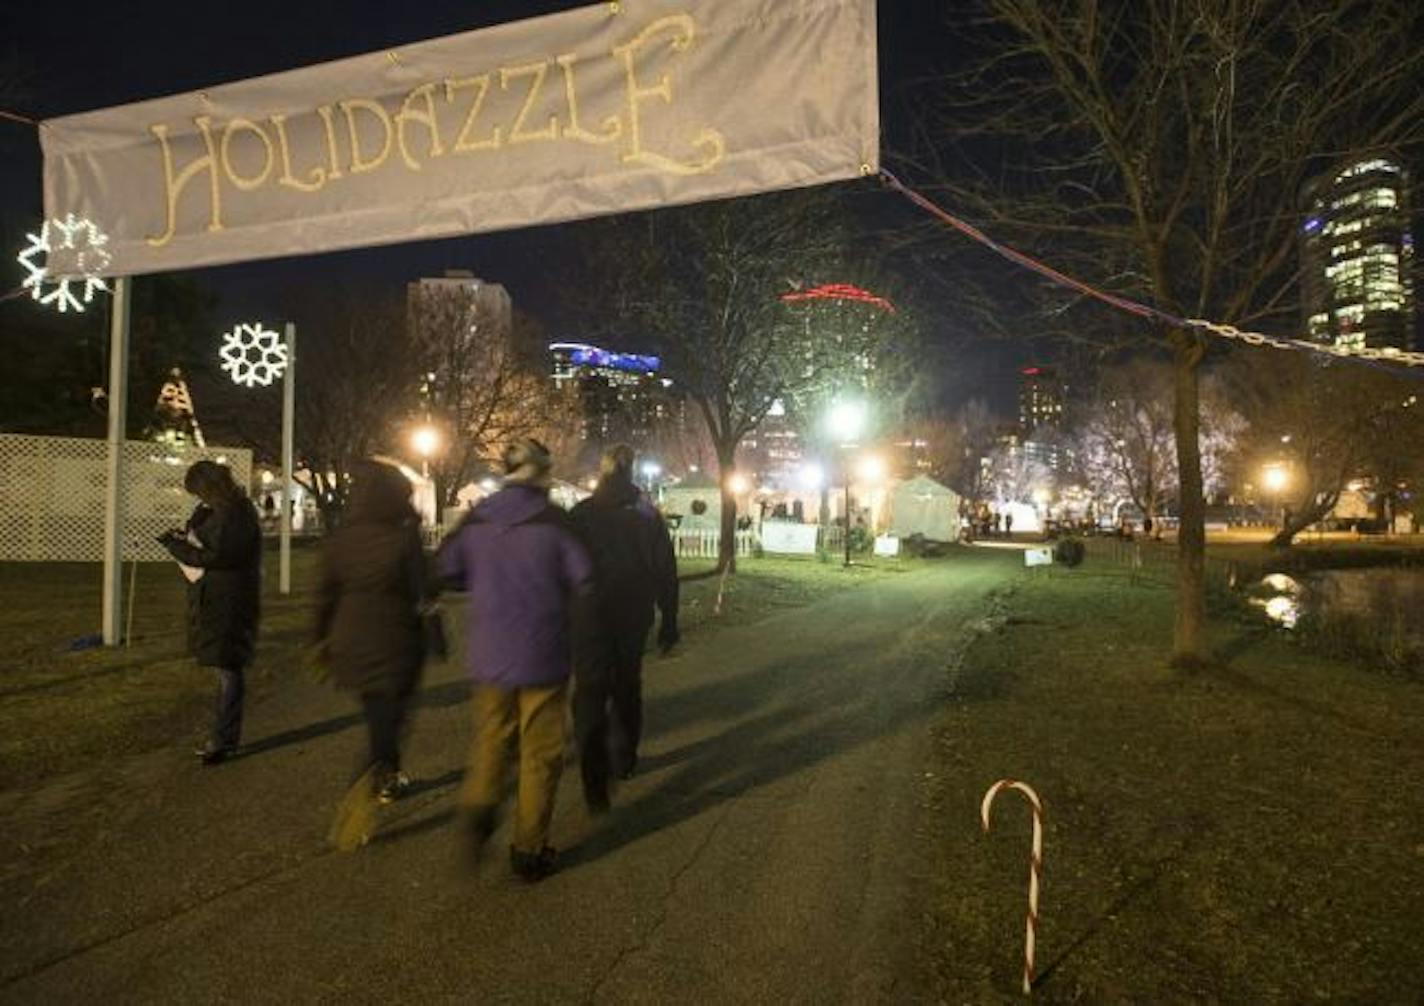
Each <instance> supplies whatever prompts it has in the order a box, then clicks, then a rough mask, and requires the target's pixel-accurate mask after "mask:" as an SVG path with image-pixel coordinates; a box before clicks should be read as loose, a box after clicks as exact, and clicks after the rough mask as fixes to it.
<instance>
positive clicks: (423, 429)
mask: <svg viewBox="0 0 1424 1006" xmlns="http://www.w3.org/2000/svg"><path fill="white" fill-rule="evenodd" d="M410 446H411V447H413V448H415V453H417V454H419V455H420V474H421V476H422V477H423V478H427V479H428V478H430V458H431V455H433V454H434V453H435V452H436V451H438V450H439V449H440V431H439V430H437V429H436V428H435V427H433V426H418V427H416V429H415V431H414V432H413V433H411V435H410Z"/></svg>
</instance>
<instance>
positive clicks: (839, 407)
mask: <svg viewBox="0 0 1424 1006" xmlns="http://www.w3.org/2000/svg"><path fill="white" fill-rule="evenodd" d="M865 412H866V410H865V403H864V402H862V401H857V400H855V399H848V400H844V401H840V402H836V403H835V404H834V405H832V406H831V411H830V412H829V413H827V415H826V429H827V431H828V432H829V433H830V434H831V436H832V437H833V438H834V439H835V441H836V442H837V443H838V444H840V446H841V479H842V481H843V483H844V490H845V565H846V566H847V567H849V566H850V459H849V457H848V453H849V448H850V447H851V446H852V445H853V444H854V443H855V441H856V440H858V439H859V438H860V435H861V432H862V431H863V430H864V429H865Z"/></svg>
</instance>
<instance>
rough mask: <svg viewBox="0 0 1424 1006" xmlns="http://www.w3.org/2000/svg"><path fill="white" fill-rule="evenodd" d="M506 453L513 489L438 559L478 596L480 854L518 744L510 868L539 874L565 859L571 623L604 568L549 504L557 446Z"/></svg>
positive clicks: (471, 521) (474, 756) (473, 831)
mask: <svg viewBox="0 0 1424 1006" xmlns="http://www.w3.org/2000/svg"><path fill="white" fill-rule="evenodd" d="M500 460H501V463H502V465H503V467H504V470H505V484H504V488H502V489H500V490H499V491H498V492H496V493H494V494H493V495H491V496H489V497H487V498H486V499H485V500H484V501H483V502H481V503H480V504H479V505H478V506H477V507H475V508H474V510H472V511H471V512H470V514H469V515H468V516H467V517H466V518H465V520H464V521H463V522H462V523H461V524H460V526H459V527H458V528H456V530H455V531H454V532H452V533H451V534H450V535H449V537H447V538H446V539H445V541H444V542H443V543H442V544H441V546H440V551H439V553H438V555H437V556H436V565H437V567H438V569H439V572H440V575H441V577H442V578H443V579H445V580H446V581H448V582H451V583H452V584H454V585H456V586H457V587H458V588H459V589H463V590H465V591H467V592H468V593H469V616H468V625H469V629H468V632H467V633H466V639H467V641H468V642H467V646H466V660H467V662H468V666H469V672H470V676H471V678H473V679H474V685H475V687H474V692H473V696H472V699H473V702H472V705H473V710H474V718H475V735H474V741H473V744H472V746H471V749H470V762H469V768H468V770H467V771H466V772H465V781H464V783H463V784H462V786H461V788H460V792H459V795H458V796H457V798H456V802H457V804H458V805H459V808H460V812H461V816H462V818H463V820H464V824H465V827H466V829H467V830H468V833H469V836H470V841H471V844H472V851H473V852H475V853H476V854H478V853H479V852H480V851H481V850H482V849H483V847H484V845H485V843H486V842H488V841H489V839H490V837H491V836H492V835H493V834H494V831H495V828H496V825H497V819H498V814H499V809H500V806H501V804H503V802H504V797H505V779H506V776H507V772H506V769H507V763H508V761H509V758H510V755H511V752H512V750H513V749H515V748H517V750H518V764H519V769H518V776H519V783H518V796H517V799H516V808H517V809H516V812H515V818H514V828H513V835H512V841H511V844H510V866H511V867H512V868H513V870H514V872H515V874H516V875H518V876H519V877H520V878H522V879H524V880H526V881H531V882H532V881H537V880H542V879H543V878H544V877H546V876H548V875H549V874H550V873H552V872H553V871H554V869H555V866H556V853H555V851H554V849H553V847H552V846H550V845H549V841H548V838H549V826H550V823H551V820H552V818H553V812H554V795H555V793H556V791H557V789H558V784H559V776H560V775H561V774H562V772H563V765H564V710H565V699H566V696H567V694H568V682H569V676H570V674H571V671H572V639H571V637H570V630H569V627H570V625H571V623H572V622H573V621H574V611H575V608H576V607H577V606H579V605H581V604H582V603H583V599H584V598H586V597H587V596H588V595H589V593H590V591H591V589H592V577H593V566H592V563H591V562H590V561H589V557H588V553H587V552H586V551H585V550H584V547H583V545H582V544H581V543H580V542H579V540H578V538H577V536H576V535H575V534H574V532H573V528H572V526H571V525H570V523H569V518H568V515H567V514H566V513H564V511H563V510H561V509H560V508H559V507H557V506H555V505H554V504H552V503H550V502H549V491H548V490H549V481H550V480H549V472H550V469H551V467H552V462H551V458H550V456H549V450H548V448H547V447H545V446H544V445H543V444H541V443H539V441H537V440H534V439H522V440H516V441H514V442H513V443H511V444H509V446H507V447H506V448H505V449H504V451H503V452H502V453H501V455H500Z"/></svg>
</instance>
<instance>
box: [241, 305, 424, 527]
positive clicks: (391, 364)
mask: <svg viewBox="0 0 1424 1006" xmlns="http://www.w3.org/2000/svg"><path fill="white" fill-rule="evenodd" d="M294 317H296V321H297V327H298V332H299V335H298V341H297V350H298V352H297V398H296V417H295V418H296V438H297V443H296V448H297V455H298V468H299V469H301V470H303V471H305V473H306V474H305V475H302V476H299V479H300V481H301V484H302V485H303V487H304V488H305V489H306V490H307V491H308V492H310V493H311V494H312V495H313V497H314V498H315V499H316V501H317V506H318V507H319V508H320V510H321V512H322V515H323V517H324V518H325V520H326V522H327V523H328V524H330V523H331V522H333V521H334V520H336V519H337V518H338V515H339V514H340V512H341V510H342V509H344V507H345V503H346V491H347V487H348V485H349V473H350V472H351V468H352V465H353V464H354V463H355V462H356V461H359V460H360V459H362V458H364V457H369V456H370V455H372V454H379V453H383V452H385V451H388V450H390V449H391V447H392V445H393V440H394V437H395V435H396V432H397V423H398V421H399V419H400V417H401V415H402V414H403V413H404V409H405V408H406V404H407V403H408V402H409V400H410V396H411V394H412V392H413V391H414V389H415V386H416V379H417V373H418V370H417V366H416V361H415V359H414V358H413V356H412V354H411V352H410V346H409V344H408V342H407V333H406V330H405V324H404V321H405V319H404V307H403V305H402V302H401V299H400V297H399V296H398V295H396V294H394V293H366V292H362V291H360V290H357V289H355V288H351V289H347V290H344V291H330V290H327V291H323V292H322V294H321V295H320V296H319V297H318V295H316V294H315V293H310V294H308V295H307V298H306V299H305V302H304V303H303V304H300V305H299V306H297V307H296V314H295V315H294ZM266 397H268V398H269V399H270V400H271V406H270V407H266V408H263V409H262V413H263V415H264V416H265V417H266V418H267V422H266V423H265V424H264V428H265V430H266V431H267V436H266V437H265V438H262V440H261V441H260V442H266V443H268V444H272V445H274V446H275V443H276V437H277V435H278V433H277V430H276V429H275V420H276V419H277V417H279V416H280V414H281V413H280V407H279V405H278V401H279V399H278V398H277V393H276V392H275V390H274V391H273V392H272V393H271V394H270V395H268V396H266ZM271 456H274V457H275V456H276V455H275V453H273V454H272V455H271Z"/></svg>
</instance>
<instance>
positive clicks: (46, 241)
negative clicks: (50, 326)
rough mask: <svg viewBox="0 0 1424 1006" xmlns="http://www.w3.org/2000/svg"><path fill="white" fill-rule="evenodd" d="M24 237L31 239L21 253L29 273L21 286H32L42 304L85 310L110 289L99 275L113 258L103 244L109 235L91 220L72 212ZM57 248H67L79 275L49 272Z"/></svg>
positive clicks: (20, 258) (60, 308)
mask: <svg viewBox="0 0 1424 1006" xmlns="http://www.w3.org/2000/svg"><path fill="white" fill-rule="evenodd" d="M25 237H27V238H29V240H30V243H29V245H28V246H27V247H26V248H25V250H24V251H22V252H20V254H19V256H18V261H19V263H20V265H22V266H24V268H25V274H26V275H25V278H24V280H23V282H21V283H20V288H21V289H24V290H29V291H30V295H31V296H32V297H34V299H35V300H37V301H39V302H40V303H41V304H54V305H55V306H57V307H58V308H59V310H60V311H67V310H69V309H70V308H74V310H76V311H83V310H84V305H85V304H88V303H89V302H90V301H92V300H93V299H94V294H95V293H97V292H99V291H101V290H102V291H107V290H108V289H109V287H108V286H107V285H106V284H105V283H104V281H103V279H101V278H100V274H101V273H103V272H104V271H105V270H106V269H108V268H109V263H110V262H111V261H112V257H111V256H110V255H109V252H108V249H106V248H105V247H104V246H105V245H107V244H108V243H109V235H107V234H105V233H104V232H103V231H101V230H100V229H99V228H98V227H96V226H95V225H94V223H93V222H92V221H89V220H84V219H81V218H80V217H76V216H75V215H74V214H73V213H70V214H68V215H67V216H66V217H65V218H64V219H63V220H57V219H56V220H46V221H45V222H44V224H43V226H41V227H40V232H39V233H38V234H26V235H25ZM55 252H64V253H65V254H66V255H67V256H70V257H71V258H72V260H73V262H74V265H75V268H76V275H74V276H64V277H60V278H58V279H56V278H55V277H53V276H51V275H50V272H49V261H50V258H51V257H52V256H53V255H54V253H55ZM40 256H43V257H44V261H43V262H42V263H41V262H38V261H36V260H37V259H39V258H40ZM80 283H83V284H84V287H83V292H82V293H78V294H76V292H75V291H76V289H78V285H79V284H80ZM71 284H73V286H71Z"/></svg>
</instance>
